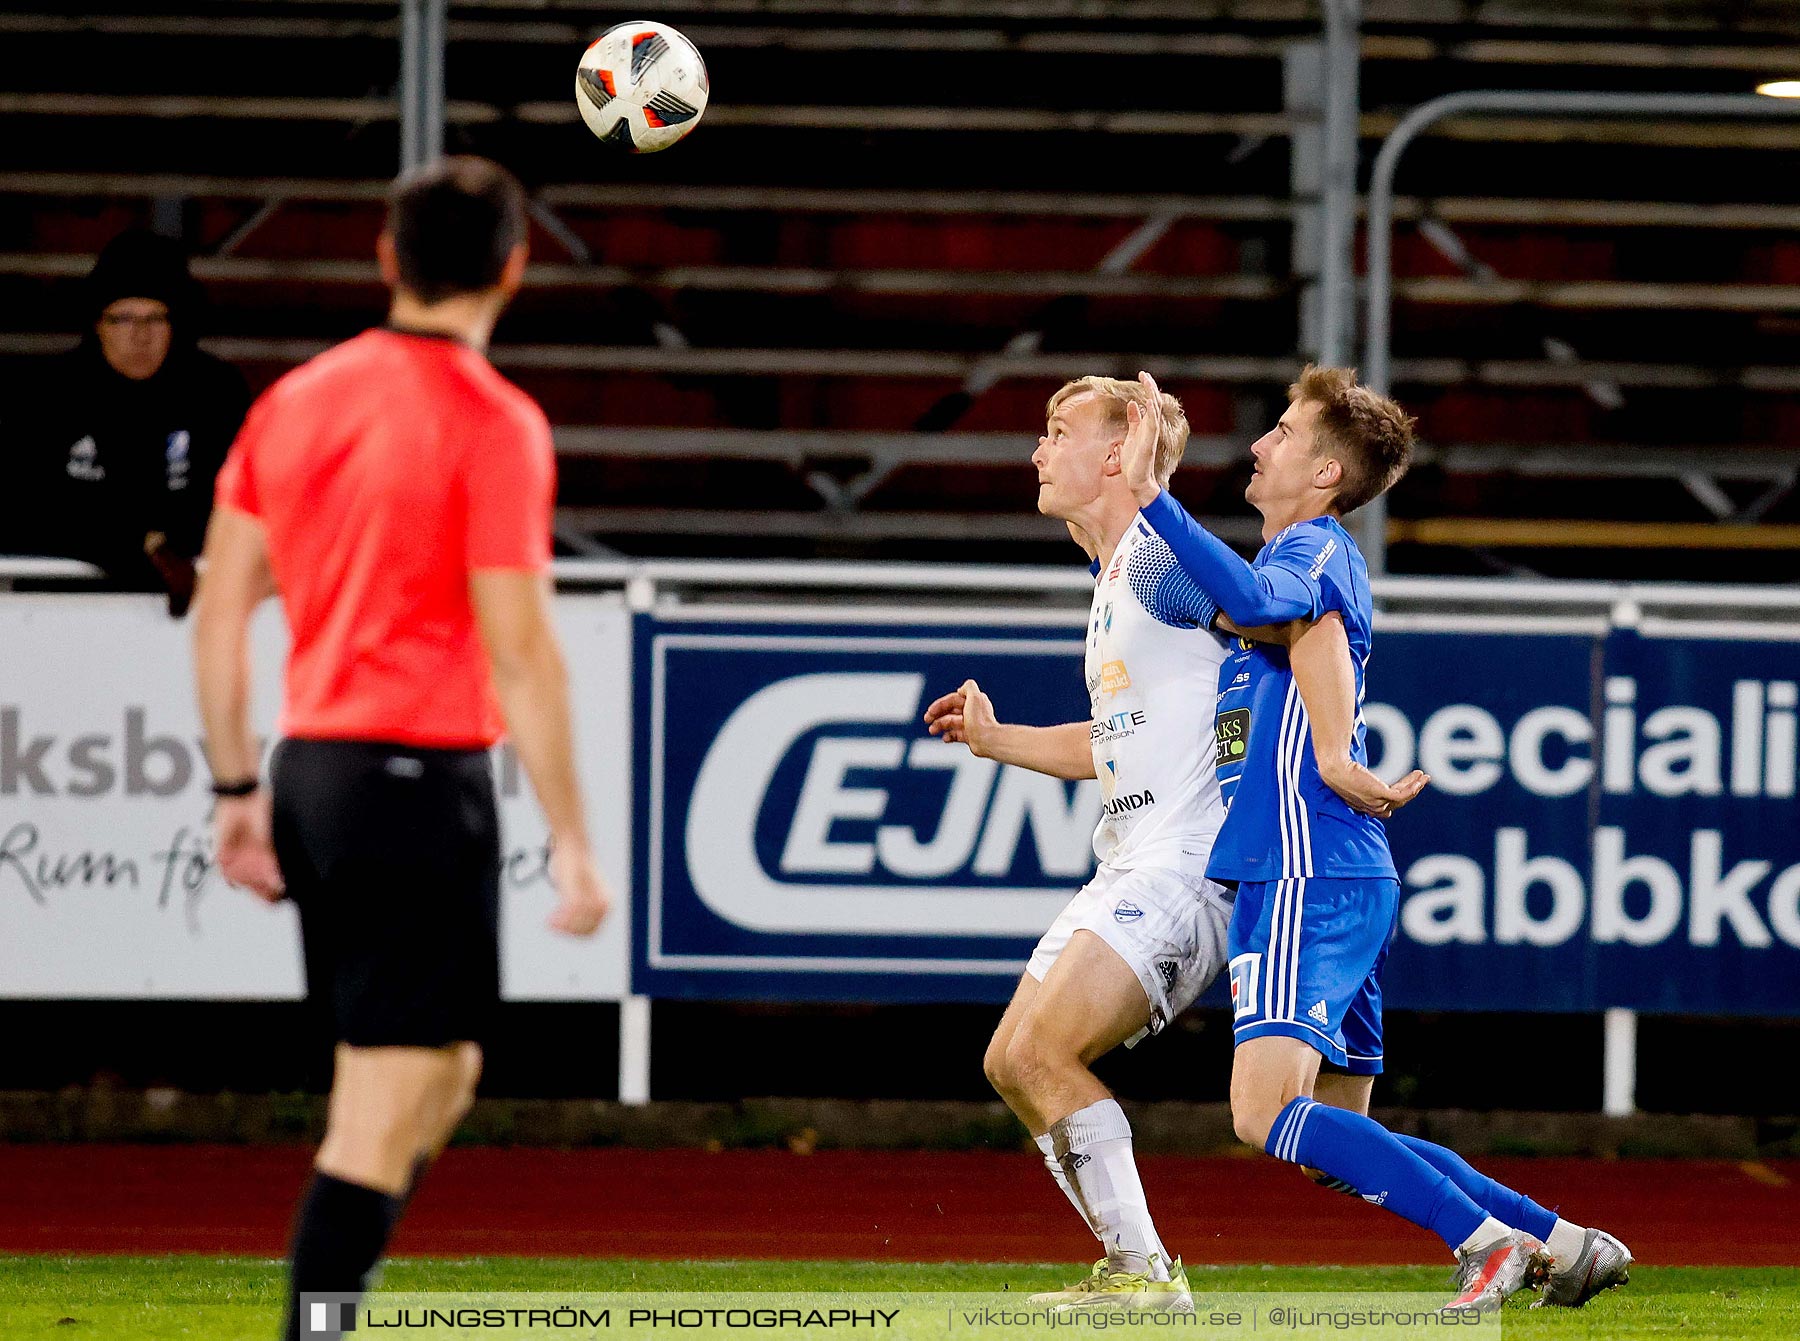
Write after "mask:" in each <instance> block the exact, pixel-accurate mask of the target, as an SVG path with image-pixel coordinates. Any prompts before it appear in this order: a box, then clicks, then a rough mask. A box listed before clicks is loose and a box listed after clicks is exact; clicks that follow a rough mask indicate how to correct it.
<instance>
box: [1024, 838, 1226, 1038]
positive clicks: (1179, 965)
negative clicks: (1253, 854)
mask: <svg viewBox="0 0 1800 1341" xmlns="http://www.w3.org/2000/svg"><path fill="white" fill-rule="evenodd" d="M1231 898H1232V896H1231V891H1230V890H1228V889H1226V888H1225V887H1224V886H1223V885H1221V884H1219V883H1218V882H1216V881H1213V880H1208V879H1206V878H1205V877H1204V876H1194V877H1185V876H1181V875H1177V874H1176V873H1175V872H1174V871H1161V870H1141V871H1118V870H1106V869H1102V870H1101V871H1100V873H1099V874H1098V875H1096V876H1095V877H1094V878H1093V879H1092V880H1090V881H1088V883H1087V884H1085V885H1083V886H1082V887H1081V889H1080V890H1079V891H1078V892H1077V893H1076V895H1075V897H1074V898H1072V899H1070V900H1069V906H1068V907H1066V908H1064V909H1063V910H1062V912H1061V913H1059V914H1058V915H1057V918H1056V921H1054V922H1052V923H1051V924H1050V930H1048V931H1046V932H1045V933H1044V938H1043V939H1042V940H1040V941H1039V942H1038V943H1037V949H1035V950H1033V951H1032V952H1031V961H1030V962H1029V963H1027V964H1026V965H1025V972H1027V973H1029V974H1030V975H1031V976H1032V977H1033V978H1036V979H1037V980H1038V981H1039V982H1042V981H1043V980H1044V975H1045V974H1046V973H1048V972H1049V971H1050V966H1051V965H1052V964H1054V963H1055V962H1056V957H1057V956H1058V955H1060V954H1061V953H1062V952H1063V947H1064V946H1066V945H1067V944H1068V943H1069V937H1071V936H1073V935H1074V934H1075V933H1076V932H1077V931H1091V932H1093V933H1094V934H1095V935H1096V936H1098V937H1099V938H1100V939H1101V940H1103V941H1105V942H1106V943H1107V944H1108V945H1109V946H1111V947H1112V948H1113V950H1114V952H1115V953H1117V954H1118V956H1119V958H1121V959H1123V960H1124V961H1125V962H1126V963H1127V964H1129V965H1130V966H1131V971H1132V972H1133V973H1135V974H1137V979H1138V982H1139V983H1141V984H1142V985H1143V988H1144V996H1145V997H1146V998H1147V999H1148V1000H1149V1002H1150V1023H1149V1025H1148V1026H1146V1032H1149V1033H1152V1034H1155V1033H1160V1032H1161V1031H1162V1028H1163V1026H1164V1025H1166V1024H1167V1023H1168V1022H1169V1021H1170V1020H1172V1019H1174V1018H1175V1017H1176V1016H1177V1015H1179V1014H1181V1012H1182V1011H1184V1010H1186V1009H1187V1008H1188V1007H1189V1006H1191V1005H1193V1004H1194V998H1195V997H1197V996H1199V995H1200V993H1202V992H1204V991H1205V990H1206V988H1207V986H1208V985H1209V984H1210V983H1211V982H1212V980H1213V979H1214V978H1216V977H1218V976H1219V974H1220V973H1222V972H1224V970H1225V959H1226V952H1225V932H1226V928H1227V927H1229V926H1230V924H1231ZM1143 1036H1144V1034H1143V1032H1140V1033H1139V1034H1137V1035H1136V1037H1134V1038H1132V1039H1131V1040H1130V1042H1128V1043H1127V1044H1126V1046H1127V1047H1129V1046H1130V1045H1131V1044H1132V1043H1136V1042H1137V1041H1138V1040H1139V1039H1141V1038H1142V1037H1143Z"/></svg>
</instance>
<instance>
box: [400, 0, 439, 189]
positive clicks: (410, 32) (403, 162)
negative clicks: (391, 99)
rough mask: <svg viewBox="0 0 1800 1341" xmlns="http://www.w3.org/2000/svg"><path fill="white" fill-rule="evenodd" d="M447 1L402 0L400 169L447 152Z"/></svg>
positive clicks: (414, 166)
mask: <svg viewBox="0 0 1800 1341" xmlns="http://www.w3.org/2000/svg"><path fill="white" fill-rule="evenodd" d="M446 3H447V0H400V170H401V171H402V172H410V171H411V170H412V169H413V168H416V167H420V166H421V165H423V164H426V163H429V162H431V160H432V159H434V158H436V157H438V155H440V154H442V153H443V152H444V43H445V41H446V28H445V8H446Z"/></svg>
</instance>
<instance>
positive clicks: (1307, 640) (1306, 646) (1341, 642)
mask: <svg viewBox="0 0 1800 1341" xmlns="http://www.w3.org/2000/svg"><path fill="white" fill-rule="evenodd" d="M1288 664H1289V665H1290V666H1291V667H1292V668H1293V671H1294V683H1295V684H1296V685H1297V686H1298V687H1299V689H1300V701H1301V702H1302V703H1303V704H1305V705H1306V715H1307V718H1308V720H1309V721H1310V723H1311V727H1312V745H1313V754H1314V756H1315V757H1316V758H1317V759H1318V761H1319V779H1320V781H1322V782H1323V783H1324V784H1325V785H1326V786H1327V787H1329V788H1331V790H1332V791H1334V792H1336V793H1337V794H1338V795H1339V796H1340V797H1342V798H1343V800H1344V803H1345V804H1346V805H1348V806H1349V807H1350V808H1351V809H1352V810H1357V811H1361V812H1362V813H1363V814H1365V815H1374V816H1376V817H1377V818H1379V819H1386V818H1387V817H1388V816H1390V815H1392V814H1393V813H1394V812H1395V811H1396V810H1398V809H1400V807H1401V806H1403V805H1405V804H1406V803H1407V802H1408V801H1410V800H1412V799H1413V797H1415V796H1417V795H1418V794H1419V793H1420V792H1422V791H1424V790H1425V784H1426V783H1428V782H1430V781H1431V779H1430V778H1429V777H1427V776H1426V775H1425V774H1424V773H1421V772H1420V771H1419V770H1418V769H1416V768H1415V769H1414V770H1413V771H1412V772H1411V773H1408V774H1407V775H1406V776H1405V777H1403V778H1401V779H1400V781H1399V782H1397V783H1395V784H1393V785H1392V786H1389V785H1388V784H1387V783H1385V782H1383V781H1382V780H1381V779H1380V778H1378V777H1376V776H1375V775H1374V774H1373V773H1371V772H1370V771H1369V770H1368V768H1367V767H1365V766H1364V765H1362V764H1359V763H1357V762H1356V760H1355V759H1354V758H1352V757H1351V754H1350V744H1351V742H1352V741H1353V740H1354V739H1355V738H1356V668H1355V665H1354V663H1353V662H1352V661H1351V659H1350V639H1349V637H1348V636H1347V635H1346V634H1345V632H1344V620H1343V616H1341V615H1339V614H1338V612H1337V611H1335V610H1331V611H1328V612H1326V614H1325V616H1324V618H1322V619H1320V620H1318V621H1317V622H1315V623H1313V624H1310V625H1307V626H1306V627H1305V628H1304V629H1303V630H1302V631H1301V632H1300V633H1299V634H1298V636H1296V637H1294V638H1293V640H1292V641H1291V642H1290V643H1289V644H1288Z"/></svg>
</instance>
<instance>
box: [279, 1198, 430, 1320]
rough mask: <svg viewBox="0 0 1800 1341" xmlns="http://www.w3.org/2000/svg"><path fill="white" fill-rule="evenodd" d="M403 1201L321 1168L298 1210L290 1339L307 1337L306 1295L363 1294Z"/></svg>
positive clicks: (292, 1259) (291, 1279) (290, 1277)
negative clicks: (303, 1312)
mask: <svg viewBox="0 0 1800 1341" xmlns="http://www.w3.org/2000/svg"><path fill="white" fill-rule="evenodd" d="M403 1204H404V1203H403V1201H402V1200H401V1198H399V1197H391V1196H389V1195H388V1194H387V1193H386V1192H381V1191H377V1190H376V1189H375V1188H372V1187H364V1186H362V1185H361V1184H360V1183H350V1182H346V1181H344V1180H343V1179H342V1178H334V1177H332V1176H331V1175H330V1174H328V1173H321V1172H318V1171H317V1170H315V1171H314V1172H313V1176H312V1181H311V1182H310V1183H308V1184H307V1186H306V1192H305V1193H304V1194H303V1195H302V1196H301V1198H300V1208H299V1210H298V1211H297V1212H296V1213H295V1215H294V1242H293V1250H292V1254H291V1257H290V1260H289V1273H288V1307H287V1334H286V1335H287V1341H306V1338H307V1337H308V1335H309V1333H308V1332H307V1331H305V1330H304V1329H303V1326H302V1324H303V1323H305V1322H306V1321H308V1320H307V1319H305V1318H303V1317H302V1316H301V1307H300V1302H301V1296H302V1295H305V1294H310V1293H324V1292H329V1293H332V1294H355V1295H361V1294H362V1292H363V1291H364V1290H365V1289H366V1288H367V1287H368V1282H369V1273H370V1272H372V1271H373V1270H374V1269H375V1264H376V1263H377V1262H379V1261H380V1260H381V1253H382V1249H384V1248H385V1247H387V1241H388V1235H389V1234H390V1233H392V1232H393V1228H394V1223H395V1221H397V1220H398V1219H399V1218H400V1210H401V1207H402V1205H403Z"/></svg>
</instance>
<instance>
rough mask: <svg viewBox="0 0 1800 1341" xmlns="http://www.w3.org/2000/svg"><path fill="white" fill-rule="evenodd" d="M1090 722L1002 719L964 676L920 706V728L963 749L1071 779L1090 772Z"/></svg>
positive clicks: (989, 701) (978, 688)
mask: <svg viewBox="0 0 1800 1341" xmlns="http://www.w3.org/2000/svg"><path fill="white" fill-rule="evenodd" d="M1090 726H1091V724H1090V723H1088V722H1065V723H1063V725H1061V726H1018V725H1015V724H1013V723H1011V722H1002V721H1000V720H999V718H998V717H997V716H996V715H995V713H994V703H993V700H992V699H990V698H989V697H988V696H987V695H986V694H985V693H984V692H982V688H981V686H980V685H978V684H976V683H975V681H973V680H964V681H963V682H962V687H961V688H960V689H956V690H953V691H952V692H951V693H948V694H945V695H944V696H943V697H942V698H940V699H938V700H937V701H936V702H934V703H933V704H932V705H931V706H930V707H929V708H927V709H925V729H926V730H927V731H929V732H930V733H931V734H932V735H934V736H942V737H943V738H944V739H945V740H947V741H950V742H952V743H955V744H961V745H967V746H968V747H969V753H970V754H973V755H976V756H978V757H979V758H982V759H993V760H995V761H997V762H999V763H1002V764H1016V765H1018V766H1019V767H1020V768H1029V769H1031V770H1032V771H1033V772H1036V773H1048V774H1050V776H1051V777H1056V778H1067V779H1070V780H1076V779H1080V778H1091V777H1093V776H1094V753H1093V750H1092V749H1091V748H1090V747H1089V745H1088V735H1089V730H1090Z"/></svg>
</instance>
